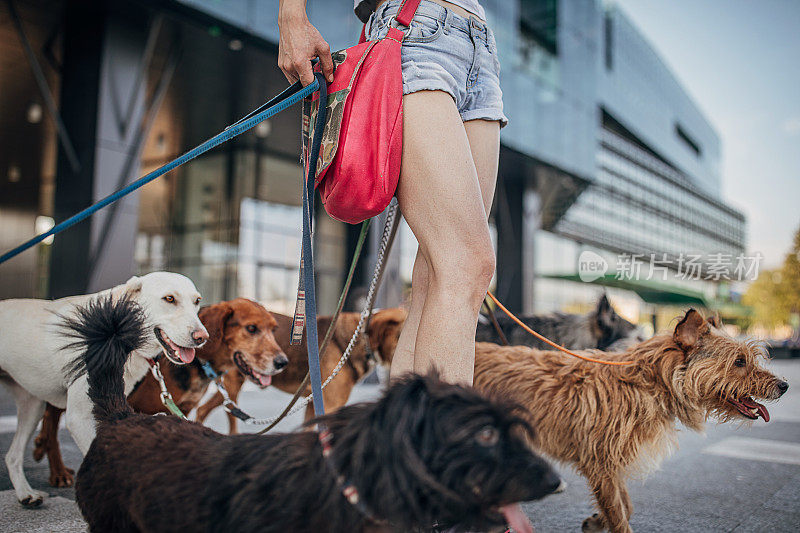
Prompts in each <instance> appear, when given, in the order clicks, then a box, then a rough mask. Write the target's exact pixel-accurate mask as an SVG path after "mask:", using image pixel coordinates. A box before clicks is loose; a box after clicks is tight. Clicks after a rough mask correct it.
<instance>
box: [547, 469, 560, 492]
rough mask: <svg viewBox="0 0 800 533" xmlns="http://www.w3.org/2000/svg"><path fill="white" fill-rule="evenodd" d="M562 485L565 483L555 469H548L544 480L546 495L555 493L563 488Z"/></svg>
mask: <svg viewBox="0 0 800 533" xmlns="http://www.w3.org/2000/svg"><path fill="white" fill-rule="evenodd" d="M562 483H564V481H563V480H562V479H561V476H559V475H558V474H557V473H556V472H555V471H554V470H553V469H551V468H548V469H547V472H545V475H544V476H543V479H542V485H543V489H544V493H545V494H552V493H554V492H555V491H557V490H558V488H559V487H561V484H562Z"/></svg>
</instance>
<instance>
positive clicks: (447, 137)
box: [393, 91, 496, 384]
mask: <svg viewBox="0 0 800 533" xmlns="http://www.w3.org/2000/svg"><path fill="white" fill-rule="evenodd" d="M404 106H405V109H404V113H405V122H404V146H403V169H402V173H401V177H400V184H399V186H398V191H397V197H398V200H399V202H400V208H401V210H402V211H403V214H404V216H405V218H406V220H407V221H408V223H409V226H410V227H411V229H412V231H413V232H414V234H415V236H416V237H417V240H418V241H419V245H420V253H421V255H422V256H423V258H424V259H425V261H424V262H421V261H417V268H416V269H415V270H416V274H418V275H417V280H414V284H416V283H417V281H420V282H422V279H420V276H419V274H420V270H421V268H422V265H423V264H425V265H427V268H426V270H427V281H428V287H427V291H424V294H425V300H424V302H423V303H422V309H421V313H420V315H419V325H418V327H417V335H416V340H415V348H414V353H413V356H414V357H413V360H414V364H413V370H414V371H415V372H418V373H424V372H426V371H428V370H429V369H430V368H431V367H435V368H437V369H438V370H439V372H440V376H441V377H442V379H444V380H446V381H449V382H452V383H466V384H471V383H472V373H473V364H474V356H475V346H474V344H475V324H476V322H477V314H478V309H479V307H480V304H481V301H482V300H483V296H484V295H485V292H486V289H487V287H488V285H489V282H490V280H491V277H492V274H493V272H494V252H493V250H492V247H491V239H490V237H489V227H488V224H487V220H486V219H487V217H486V211H485V208H484V202H483V191H482V190H481V186H480V184H479V181H478V173H477V170H476V166H475V163H474V162H473V154H472V150H471V149H470V139H469V137H468V133H467V128H466V126H465V125H464V124H463V123H462V122H461V118H460V116H459V115H458V111H457V109H456V107H455V104H454V103H453V100H452V98H451V97H450V96H449V95H447V94H446V93H444V92H441V91H423V92H418V93H412V94H410V95H406V96H405V97H404ZM470 129H472V127H470ZM495 154H496V152H495ZM495 157H496V155H495ZM489 196H491V195H489ZM421 288H422V287H419V288H417V287H415V288H414V289H413V290H412V293H413V294H416V295H419V294H420V293H421V292H423V291H421V290H419V289H421ZM414 306H419V298H418V299H417V302H416V303H412V307H414ZM416 311H417V312H419V307H417V308H416ZM406 324H407V327H413V323H411V324H409V322H407V323H406ZM411 331H413V330H411ZM411 331H408V332H405V333H404V336H405V339H404V340H405V341H406V343H407V344H405V345H404V346H401V347H400V348H401V350H402V352H401V353H400V354H399V355H400V356H401V359H400V361H401V365H402V366H405V367H406V369H408V361H407V359H408V358H407V357H406V358H405V359H404V358H403V356H404V354H407V353H408V347H409V346H408V343H409V341H410V338H411ZM401 339H403V337H401ZM399 370H400V367H398V371H395V372H393V375H397V374H398V373H399Z"/></svg>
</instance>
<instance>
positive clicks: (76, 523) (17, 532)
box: [0, 490, 86, 533]
mask: <svg viewBox="0 0 800 533" xmlns="http://www.w3.org/2000/svg"><path fill="white" fill-rule="evenodd" d="M0 516H2V517H3V520H2V530H3V531H5V532H8V533H52V532H53V531H58V532H59V533H83V532H85V531H86V523H85V522H84V521H83V519H82V518H81V513H80V511H78V506H77V505H75V502H74V501H72V500H68V499H66V498H64V497H62V496H51V497H50V498H47V500H46V501H45V503H44V504H43V505H42V506H41V507H39V508H38V509H25V508H23V507H22V506H21V505H20V504H19V503H17V497H16V496H15V495H14V491H13V490H4V491H0Z"/></svg>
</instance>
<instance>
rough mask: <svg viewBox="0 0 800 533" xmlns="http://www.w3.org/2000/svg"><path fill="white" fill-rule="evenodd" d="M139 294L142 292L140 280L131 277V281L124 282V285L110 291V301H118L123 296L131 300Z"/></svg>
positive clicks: (136, 277)
mask: <svg viewBox="0 0 800 533" xmlns="http://www.w3.org/2000/svg"><path fill="white" fill-rule="evenodd" d="M140 292H142V278H140V277H138V276H133V277H132V278H131V279H129V280H128V281H126V282H125V284H124V285H117V286H116V287H114V288H113V289H111V299H112V300H119V299H120V298H122V297H125V296H127V297H128V298H133V297H135V296H136V295H137V294H139V293H140Z"/></svg>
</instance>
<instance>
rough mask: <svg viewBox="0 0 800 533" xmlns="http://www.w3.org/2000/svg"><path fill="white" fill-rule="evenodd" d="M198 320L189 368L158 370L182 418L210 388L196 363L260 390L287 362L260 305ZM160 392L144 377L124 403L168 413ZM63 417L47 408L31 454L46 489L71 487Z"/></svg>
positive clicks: (211, 311)
mask: <svg viewBox="0 0 800 533" xmlns="http://www.w3.org/2000/svg"><path fill="white" fill-rule="evenodd" d="M198 317H199V318H200V321H201V322H202V323H203V326H205V328H206V329H207V330H208V333H209V340H208V342H206V344H205V345H204V346H203V347H202V348H199V349H198V350H197V357H196V358H195V359H194V361H192V362H191V363H189V364H187V365H182V366H178V365H173V364H170V363H164V364H163V367H162V371H163V374H164V381H165V382H166V384H167V388H168V389H169V392H170V394H172V397H173V398H174V400H175V403H176V404H177V405H178V407H179V408H180V409H181V411H183V412H184V414H188V413H189V411H191V410H192V409H194V408H195V407H196V406H197V404H198V403H200V400H201V399H202V397H203V395H204V394H205V392H206V389H207V388H208V385H209V384H210V383H211V379H210V378H209V377H208V376H206V374H205V372H204V371H203V368H202V366H201V364H202V362H205V361H208V362H209V363H210V364H211V367H212V369H213V370H214V371H215V372H218V373H223V372H227V373H229V374H231V373H236V374H237V375H239V376H241V379H242V382H243V381H244V379H245V377H244V376H245V375H247V379H250V380H251V381H253V382H254V383H255V384H256V385H258V386H260V387H266V386H268V385H269V384H270V383H271V381H272V379H273V376H274V375H276V374H277V373H278V372H280V371H281V370H282V369H283V368H284V367H286V365H287V364H288V363H289V359H287V357H286V355H285V354H284V353H283V350H282V349H281V347H280V346H279V345H278V343H277V342H276V341H275V329H276V328H277V325H278V324H277V322H276V321H275V318H274V317H273V316H272V314H271V313H269V312H268V311H267V310H266V309H264V307H263V306H262V305H260V304H258V303H256V302H254V301H252V300H247V299H244V298H237V299H235V300H230V301H227V302H220V303H218V304H214V305H209V306H207V307H203V308H202V309H200V311H199V312H198ZM160 392H161V390H160V389H159V386H158V382H157V381H156V380H155V378H154V377H153V376H152V375H151V374H147V376H145V378H144V379H143V380H142V381H141V382H140V383H139V384H138V385H137V386H136V388H135V389H134V390H133V392H131V394H130V396H128V402H129V403H130V404H131V405H132V406H133V408H134V409H135V410H136V411H138V412H140V413H145V414H151V415H152V414H155V413H168V412H169V411H168V410H167V408H166V407H164V404H163V403H162V402H161V396H160ZM63 412H64V411H63V410H62V409H58V408H56V407H53V406H51V405H49V404H48V407H47V410H46V411H45V415H44V418H43V419H42V430H41V432H40V433H39V436H38V437H36V448H35V449H34V450H33V457H34V459H36V460H37V461H39V460H41V458H42V457H43V456H44V455H45V454H47V458H48V461H49V463H50V484H51V485H53V486H55V487H69V486H71V485H72V482H73V474H74V472H73V470H72V469H69V468H67V467H66V466H65V465H64V462H63V460H62V458H61V450H60V447H59V444H58V422H59V418H60V417H61V414H62V413H63Z"/></svg>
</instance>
